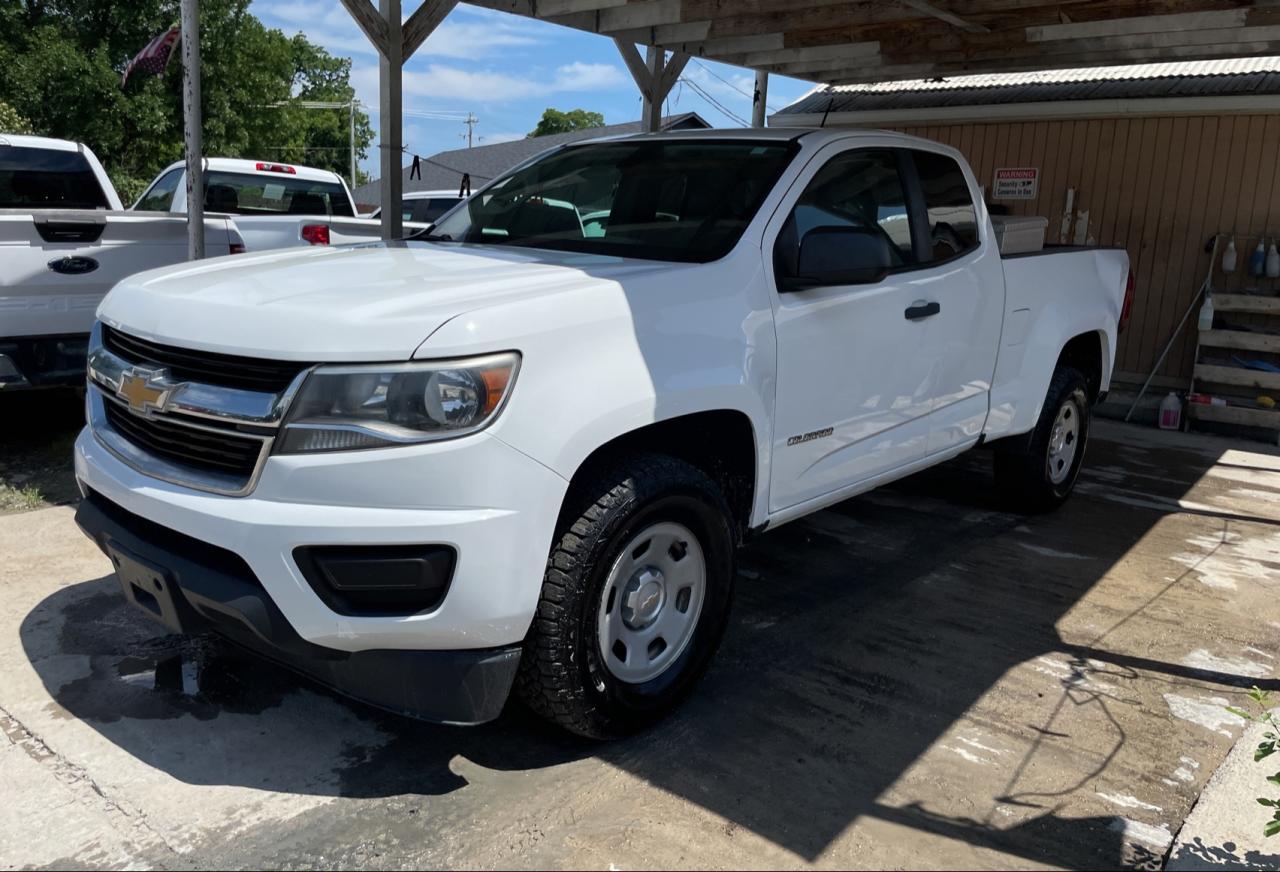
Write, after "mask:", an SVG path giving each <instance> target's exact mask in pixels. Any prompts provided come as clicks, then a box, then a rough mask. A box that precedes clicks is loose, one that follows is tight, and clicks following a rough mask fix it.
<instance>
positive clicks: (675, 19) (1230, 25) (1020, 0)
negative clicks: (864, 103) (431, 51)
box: [189, 0, 1280, 239]
mask: <svg viewBox="0 0 1280 872" xmlns="http://www.w3.org/2000/svg"><path fill="white" fill-rule="evenodd" d="M189 2H190V0H189ZM457 2H458V0H422V2H421V4H418V5H417V9H416V10H414V11H413V12H412V14H411V15H409V16H408V18H407V19H406V18H405V17H403V16H402V14H401V0H376V4H377V5H376V7H375V5H374V2H372V0H342V3H343V5H344V6H346V7H347V9H348V10H349V11H350V12H351V15H352V16H353V17H354V18H355V20H356V22H357V23H358V24H359V25H360V27H361V29H362V30H363V31H364V33H365V35H366V36H368V38H369V40H370V42H372V43H373V45H374V47H375V48H376V49H377V50H378V53H379V55H380V56H381V61H380V64H379V67H380V70H379V92H380V101H379V102H380V106H381V113H380V115H381V119H380V124H381V136H380V139H381V150H382V155H381V170H382V173H381V175H382V184H383V187H382V197H381V201H382V202H384V203H394V202H398V201H399V200H400V196H401V192H402V189H401V184H400V172H399V170H400V166H399V159H400V150H401V145H402V136H401V105H400V104H401V66H402V65H403V63H404V61H405V60H407V59H408V58H409V57H410V56H411V55H412V54H413V53H414V51H416V50H417V48H418V47H419V46H421V45H422V43H423V42H424V41H425V40H426V39H427V37H428V36H430V34H431V33H432V31H434V30H435V28H436V27H437V26H438V25H439V24H440V23H441V22H442V21H443V20H444V19H445V17H446V16H447V15H448V14H449V12H450V11H451V10H452V9H453V7H454V6H455V5H457ZM469 2H470V3H471V5H473V6H480V7H484V8H488V9H494V10H498V11H502V12H508V13H512V14H515V15H521V16H525V17H527V18H535V19H539V20H542V21H550V22H553V23H556V24H562V25H565V26H568V27H573V28H576V29H578V30H584V31H588V32H591V33H598V34H601V35H603V36H608V37H611V38H612V39H613V40H614V42H615V43H616V44H617V47H618V50H619V52H621V54H622V58H623V60H624V61H625V63H626V66H627V69H628V70H629V71H630V73H631V75H632V77H633V78H634V79H635V81H636V85H637V87H638V88H639V89H640V92H641V95H642V96H643V98H644V106H645V108H644V113H643V121H644V125H645V127H644V129H646V130H655V129H657V127H658V123H659V118H660V115H661V107H662V103H663V101H664V99H665V98H666V95H667V94H668V93H669V92H670V90H671V87H672V85H674V84H675V82H676V81H677V79H678V78H679V75H680V72H681V71H682V70H683V69H684V66H685V64H686V63H687V62H688V60H689V58H690V57H694V56H697V57H702V58H706V59H709V60H715V61H721V62H724V63H728V64H735V65H738V66H742V67H748V68H752V69H754V70H756V72H757V79H756V82H757V98H756V107H755V113H754V116H753V117H754V120H755V123H756V124H757V125H762V124H763V123H764V112H763V108H764V99H765V98H764V93H765V86H766V85H767V75H766V74H767V73H780V74H783V75H788V76H794V77H797V78H800V79H808V80H810V81H813V82H818V83H821V84H827V85H842V84H854V83H860V82H876V81H889V80H894V79H911V78H935V77H945V76H953V75H960V74H974V73H1010V72H1019V71H1026V70H1047V69H1061V68H1064V67H1090V66H1105V65H1116V64H1139V63H1154V62H1159V61H1176V60H1182V61H1188V60H1202V59H1213V58H1240V57H1256V56H1262V55H1275V54H1280V0H1056V2H1049V3H1047V2H1044V0H469ZM637 44H640V45H645V46H648V52H647V55H646V56H645V57H643V58H642V57H641V55H640V53H639V52H638V51H637V50H636V45H637ZM668 53H670V55H669V56H668ZM382 220H383V227H382V231H383V236H384V238H388V239H390V238H395V237H398V236H400V235H401V233H402V226H401V219H400V210H399V209H386V210H384V211H383V213H382Z"/></svg>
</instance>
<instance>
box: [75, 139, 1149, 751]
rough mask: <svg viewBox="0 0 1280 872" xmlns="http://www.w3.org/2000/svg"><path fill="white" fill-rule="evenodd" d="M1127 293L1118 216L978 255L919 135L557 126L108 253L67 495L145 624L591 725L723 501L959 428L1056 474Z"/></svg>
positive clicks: (670, 637)
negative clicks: (1060, 242)
mask: <svg viewBox="0 0 1280 872" xmlns="http://www.w3.org/2000/svg"><path fill="white" fill-rule="evenodd" d="M1132 292H1133V287H1132V282H1131V281H1130V279H1129V263H1128V256H1127V255H1126V254H1125V252H1124V251H1122V250H1118V249H1104V248H1060V249H1049V250H1045V251H1043V252H1038V253H1032V254H1022V255H1018V256H1012V257H1006V256H1003V255H1002V253H1001V251H1000V250H999V247H998V245H997V243H996V240H995V229H994V227H993V225H992V222H991V221H990V219H989V217H988V214H987V210H986V208H985V206H984V205H983V203H982V200H981V196H980V189H979V186H978V184H977V182H976V180H975V179H974V176H973V173H972V172H971V171H970V169H969V167H968V166H967V165H966V163H965V162H964V159H963V157H962V156H961V155H960V153H959V152H957V151H955V150H954V149H951V148H947V147H945V146H942V145H938V144H936V143H932V142H928V141H926V140H922V139H916V138H913V137H908V136H904V135H900V134H892V133H885V132H877V131H845V130H841V131H838V130H821V131H812V130H810V131H804V130H784V129H768V130H737V131H689V132H683V133H667V134H657V135H645V136H638V137H630V138H625V139H616V140H608V141H596V142H587V143H579V144H571V145H568V146H564V147H562V148H560V149H558V150H556V151H553V152H550V153H548V154H546V155H544V156H543V157H541V158H539V159H537V160H535V161H533V162H531V163H529V164H526V165H524V166H521V167H519V168H517V169H515V170H513V171H512V172H510V173H508V174H507V175H506V176H504V177H502V178H500V179H498V180H496V181H495V182H493V183H491V184H490V185H489V186H488V187H486V188H484V189H482V190H480V191H479V192H477V193H476V194H475V195H474V196H473V197H471V198H470V199H469V200H468V201H467V203H466V204H465V205H464V206H462V207H459V208H457V209H454V210H453V211H452V212H450V213H448V214H447V215H446V216H445V217H444V218H443V219H442V220H441V222H440V223H439V225H438V226H437V227H436V228H435V229H434V231H433V233H432V234H431V235H430V236H424V237H422V238H421V239H420V240H415V241H408V242H399V243H395V244H391V245H367V246H357V247H348V248H344V249H333V248H329V249H321V248H314V249H310V250H307V251H299V252H275V253H265V254H257V255H255V254H250V255H248V256H246V257H243V258H232V259H224V260H223V261H221V262H218V263H212V264H209V265H207V266H196V267H191V266H184V267H181V268H174V269H168V270H159V271H154V272H149V273H143V274H140V275H136V276H133V277H132V278H129V279H127V280H125V281H123V282H121V283H120V284H119V285H118V286H117V287H116V288H115V289H114V290H113V291H112V292H111V293H110V295H108V297H107V299H106V300H105V301H104V303H103V305H102V308H101V310H100V312H99V317H100V324H99V325H98V326H97V327H96V328H95V332H94V336H93V339H92V342H91V348H90V360H89V375H90V385H91V387H90V390H89V403H88V405H89V425H88V427H86V429H85V430H84V431H83V432H82V433H81V434H80V437H79V439H78V440H77V443H76V449H75V455H76V457H75V465H76V476H77V479H78V481H79V483H80V486H81V489H82V492H83V493H84V494H85V499H84V500H83V501H82V502H81V504H80V507H79V509H78V512H77V516H76V517H77V520H78V522H79V523H80V525H81V526H82V528H83V529H84V530H85V531H86V533H88V535H90V536H91V537H93V538H94V540H95V541H96V542H97V543H98V544H99V546H100V547H101V548H102V549H103V550H104V551H105V552H106V553H107V554H108V555H110V556H111V558H112V560H113V563H114V565H115V567H116V569H117V575H118V577H119V580H120V583H121V587H122V591H123V594H124V595H125V596H126V597H127V598H128V599H130V600H131V601H133V602H134V603H135V604H137V605H138V606H139V607H141V608H142V609H144V610H145V611H146V612H147V613H148V614H150V615H151V616H153V617H154V618H156V619H157V620H159V621H161V622H162V623H163V624H164V625H165V626H167V627H168V628H169V629H170V631H172V632H190V631H197V630H202V629H210V628H211V629H213V630H215V631H217V632H219V633H222V634H224V635H226V636H228V637H231V638H233V639H235V640H237V641H238V642H240V643H242V644H243V645H246V646H248V647H250V648H253V649H255V650H257V651H259V652H261V653H262V654H264V655H265V656H268V657H271V658H274V659H276V660H278V661H281V662H283V663H285V664H288V665H289V666H291V667H293V668H295V669H298V670H299V671H302V672H304V673H307V674H309V675H311V676H314V677H315V678H316V679H318V680H319V681H321V682H324V683H326V684H328V685H330V686H332V687H335V688H337V689H338V690H340V691H342V692H344V693H347V694H349V695H352V696H354V697H358V698H360V699H363V700H366V701H368V702H371V703H374V704H376V705H379V706H383V707H385V708H388V709H391V710H394V711H397V712H402V713H406V714H411V715H415V716H418V717H423V718H427V719H432V720H438V721H447V722H452V723H476V722H481V721H485V720H488V719H491V718H494V717H496V716H497V715H498V713H499V712H500V711H501V709H502V707H503V705H504V704H505V702H506V700H507V697H508V694H509V693H510V692H511V691H512V690H513V688H514V691H515V693H516V694H517V695H518V696H519V698H520V699H521V700H523V701H524V702H525V703H526V704H527V705H528V706H530V707H531V708H532V709H534V710H535V711H537V712H539V713H541V714H542V715H544V716H545V717H547V718H549V719H550V720H552V721H554V722H556V723H558V724H560V725H562V726H564V727H566V728H567V729H569V730H572V731H575V732H578V733H581V734H584V735H589V736H596V737H609V736H617V735H622V734H625V733H628V732H631V731H634V730H636V729H639V728H642V727H644V726H645V725H648V724H651V723H653V722H654V721H656V720H657V719H658V718H660V717H661V716H662V715H663V714H665V713H666V712H668V711H670V710H671V708H672V707H674V706H675V705H676V704H677V703H678V702H679V701H680V700H681V699H682V698H683V697H684V696H685V694H687V693H688V692H689V691H690V690H691V688H692V687H693V685H694V683H695V682H696V681H697V679H698V677H699V676H700V675H701V674H702V673H703V672H704V671H705V670H706V668H707V666H708V664H709V663H710V661H711V658H712V655H713V654H714V652H715V650H716V647H717V645H718V643H719V641H720V637H721V635H722V633H723V631H724V629H725V626H726V618H727V614H728V610H729V603H730V599H731V594H732V590H733V585H734V552H735V549H736V547H737V546H738V545H739V543H741V542H742V541H744V539H746V538H747V537H749V536H750V535H754V534H757V533H760V532H762V531H764V530H766V529H767V528H771V527H775V526H777V525H779V524H782V523H785V522H787V521H790V520H793V519H795V518H799V517H801V516H803V515H806V514H808V513H811V512H814V511H817V510H819V509H821V508H823V507H825V506H828V505H831V504H832V503H835V502H838V501H840V500H844V499H847V498H849V497H852V496H854V495H856V494H858V493H861V492H863V491H866V490H868V489H871V488H874V487H877V486H880V485H882V484H885V483H887V482H890V481H893V480H895V479H898V478H901V477H903V476H906V475H910V474H911V473H914V472H917V471H919V470H922V469H925V468H927V467H930V466H933V465H935V464H938V463H941V462H943V461H946V460H948V459H950V458H953V457H956V456H957V455H959V454H961V453H962V452H964V451H967V450H969V449H971V448H974V447H976V446H978V445H980V444H983V443H986V444H987V445H988V446H990V447H991V448H992V449H993V450H994V451H995V452H996V463H995V469H996V476H997V481H998V484H999V486H1000V487H1001V488H1002V489H1003V490H1005V491H1006V492H1007V493H1008V494H1009V495H1010V497H1011V498H1013V499H1015V500H1016V502H1017V504H1018V505H1020V506H1022V507H1023V508H1026V509H1030V510H1044V509H1049V508H1052V507H1054V506H1056V505H1058V504H1059V503H1061V502H1062V501H1063V500H1065V499H1066V498H1067V497H1068V495H1069V494H1070V493H1071V491H1072V488H1073V486H1074V484H1075V481H1076V476H1077V474H1078V472H1079V469H1080V464H1081V462H1082V461H1083V458H1084V453H1085V446H1086V443H1087V439H1088V434H1089V420H1090V410H1091V408H1092V407H1093V405H1094V404H1095V403H1096V402H1097V401H1098V400H1099V398H1100V397H1101V396H1102V395H1103V394H1104V393H1105V392H1106V391H1107V389H1108V385H1109V382H1110V378H1111V371H1112V364H1113V361H1114V359H1115V348H1116V338H1117V334H1118V333H1119V331H1120V330H1121V329H1123V326H1124V322H1125V320H1126V318H1127V313H1128V309H1129V306H1130V303H1131V300H1132ZM779 595H780V596H781V595H785V594H784V593H783V592H780V594H779ZM813 644H814V645H817V646H820V645H821V644H822V641H821V640H820V639H819V640H813Z"/></svg>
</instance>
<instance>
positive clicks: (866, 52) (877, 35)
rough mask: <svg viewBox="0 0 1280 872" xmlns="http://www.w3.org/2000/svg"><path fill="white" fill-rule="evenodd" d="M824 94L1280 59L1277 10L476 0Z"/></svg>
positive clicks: (1096, 0) (1108, 4) (1231, 3)
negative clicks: (1123, 67) (865, 86)
mask: <svg viewBox="0 0 1280 872" xmlns="http://www.w3.org/2000/svg"><path fill="white" fill-rule="evenodd" d="M470 2H471V3H472V5H474V6H483V7H486V8H489V9H498V10H502V11H504V12H512V13H515V14H518V15H524V16H527V17H531V18H538V19H541V20H544V21H551V22H555V23H557V24H563V25H567V26H569V27H574V28H577V29H579V30H586V31H590V32H593V33H599V34H603V35H607V36H611V37H615V38H618V39H622V40H626V41H630V42H635V43H640V44H643V45H656V46H661V47H664V48H666V49H667V50H669V51H675V52H683V53H688V54H691V55H695V56H699V57H704V58H707V59H710V60H716V61H723V62H725V63H729V64H736V65H738V66H743V67H750V68H753V69H756V70H767V71H769V72H773V73H781V74H784V75H788V76H795V77H797V78H800V79H808V80H811V81H815V82H822V83H825V84H845V83H853V82H872V81H885V80H889V79H907V78H927V77H932V76H945V75H955V74H960V73H979V72H988V73H990V72H1012V71H1022V70H1041V69H1055V68H1064V67H1087V66H1100V65H1111V64H1132V63H1143V62H1149V61H1172V60H1192V59H1208V58H1223V57H1248V56H1256V55H1268V54H1277V53H1280V3H1276V2H1274V0H1256V2H1255V0H1057V2H1045V0H470Z"/></svg>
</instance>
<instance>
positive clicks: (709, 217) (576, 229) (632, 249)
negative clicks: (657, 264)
mask: <svg viewBox="0 0 1280 872" xmlns="http://www.w3.org/2000/svg"><path fill="white" fill-rule="evenodd" d="M795 151H796V147H795V146H794V145H793V144H792V143H790V142H777V141H776V140H775V141H769V140H757V141H745V142H744V141H741V140H738V141H725V140H709V139H704V140H699V139H693V138H690V139H684V138H681V139H656V140H645V141H621V142H601V143H592V144H590V145H575V146H569V147H568V148H564V149H562V150H560V151H557V152H554V153H552V154H550V155H548V156H546V157H544V158H542V159H541V160H539V161H536V162H535V163H532V164H529V165H527V166H525V167H522V168H520V169H517V170H515V171H514V172H512V173H511V174H510V175H508V176H506V177H504V178H502V179H499V180H498V181H497V182H495V183H494V184H492V185H490V186H489V187H487V188H486V189H485V190H484V191H482V192H480V193H478V194H477V195H476V196H474V197H472V198H471V199H470V200H468V201H467V204H466V208H463V209H458V210H456V211H454V212H453V213H451V214H450V215H449V216H448V217H447V218H445V219H444V220H443V221H442V222H441V223H440V224H439V225H437V227H436V229H435V231H434V233H433V235H432V237H431V238H432V239H435V240H440V241H452V242H470V243H483V244H487V245H513V246H530V247H534V248H551V249H561V250H564V251H581V252H587V253H592V254H608V255H616V256H619V257H638V258H647V259H652V260H668V261H683V262H691V263H706V262H708V261H712V260H718V259H719V258H721V257H724V256H725V255H726V254H728V253H729V251H730V250H731V249H732V248H733V246H734V245H735V244H737V242H738V239H739V238H740V237H741V236H742V232H743V231H744V230H746V228H747V225H748V224H749V223H750V222H751V219H752V218H753V217H755V214H756V211H757V210H758V209H759V208H760V204H761V202H763V200H764V198H765V197H766V196H767V195H768V193H769V192H770V191H771V190H772V189H773V186H774V185H775V184H776V183H777V181H778V176H779V175H781V173H782V170H783V169H784V168H785V167H786V165H787V164H788V163H789V162H790V160H791V158H792V156H793V155H794V154H795Z"/></svg>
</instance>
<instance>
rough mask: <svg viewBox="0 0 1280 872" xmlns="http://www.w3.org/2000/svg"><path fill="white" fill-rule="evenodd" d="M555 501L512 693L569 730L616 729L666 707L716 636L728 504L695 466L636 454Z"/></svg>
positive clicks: (642, 722) (604, 734)
mask: <svg viewBox="0 0 1280 872" xmlns="http://www.w3.org/2000/svg"><path fill="white" fill-rule="evenodd" d="M566 509H567V510H566V512H565V513H564V514H565V520H564V522H563V526H562V528H561V535H560V538H559V540H558V541H557V542H556V544H555V547H554V548H553V549H552V552H551V557H550V559H549V560H548V563H547V571H546V575H545V576H544V579H543V586H542V595H541V597H540V599H539V602H538V610H537V614H536V615H535V617H534V621H533V625H532V627H531V628H530V631H529V635H528V637H527V639H526V641H525V650H524V656H523V659H522V660H521V664H520V674H519V677H518V678H517V682H516V693H517V695H518V697H519V698H520V700H521V701H522V702H524V704H525V705H527V706H528V707H529V708H530V709H532V710H533V711H534V712H536V713H537V714H539V715H541V716H542V717H544V718H546V719H547V720H550V721H552V722H553V723H555V724H558V725H559V726H561V727H564V728H565V729H567V730H569V731H571V732H574V733H577V734H579V735H582V736H587V737H590V738H596V739H609V738H616V737H620V736H625V735H628V734H630V733H634V732H636V731H637V730H640V729H643V728H644V727H646V726H648V725H650V724H652V723H654V722H655V721H657V720H659V719H660V718H662V717H663V716H665V715H666V714H667V713H669V712H670V711H671V710H672V709H674V708H675V707H676V706H677V705H678V704H679V703H680V702H681V701H682V700H683V699H684V697H685V696H686V695H687V694H688V693H689V691H691V690H692V689H693V686H694V685H695V684H696V682H697V680H698V679H699V678H700V677H701V676H702V674H703V673H704V672H705V671H706V669H707V667H708V666H709V664H710V662H711V658H712V655H714V653H715V651H716V648H717V647H718V646H719V644H720V639H721V637H722V636H723V634H724V628H725V624H726V622H727V619H728V612H729V603H730V600H731V598H732V590H733V552H734V536H733V525H732V522H731V515H730V512H729V507H728V504H727V503H726V502H725V499H724V496H723V495H722V494H721V492H720V489H719V488H718V487H717V486H716V484H715V483H714V482H713V481H712V480H711V479H710V478H709V477H708V476H707V475H706V474H705V473H703V472H702V471H701V470H699V469H697V468H696V467H693V466H691V465H689V464H687V463H684V462H683V461H680V460H677V459H675V458H672V457H667V456H665V455H656V454H646V455H637V456H632V457H629V458H625V459H621V460H618V461H615V462H612V463H610V464H607V465H605V466H602V467H600V468H598V469H597V470H596V471H594V472H588V473H587V475H585V476H584V477H583V481H582V482H581V483H579V482H576V481H575V484H574V486H573V487H571V488H570V494H569V497H568V502H567V504H566Z"/></svg>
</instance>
